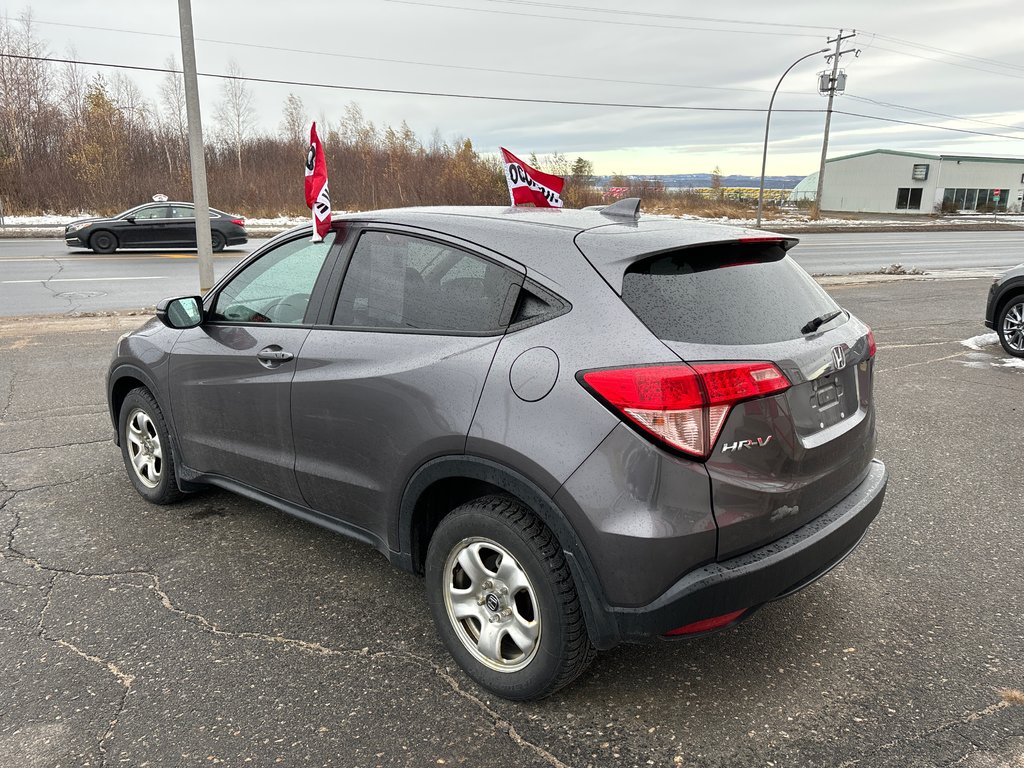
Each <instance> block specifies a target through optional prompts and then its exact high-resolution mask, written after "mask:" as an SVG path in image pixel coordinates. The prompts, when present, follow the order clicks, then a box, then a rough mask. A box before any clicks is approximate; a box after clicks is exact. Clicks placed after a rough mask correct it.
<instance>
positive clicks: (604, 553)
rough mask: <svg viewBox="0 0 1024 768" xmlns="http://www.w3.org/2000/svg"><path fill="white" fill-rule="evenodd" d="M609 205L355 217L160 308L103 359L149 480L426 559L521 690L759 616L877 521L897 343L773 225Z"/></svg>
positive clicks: (452, 642) (147, 485) (496, 682)
mask: <svg viewBox="0 0 1024 768" xmlns="http://www.w3.org/2000/svg"><path fill="white" fill-rule="evenodd" d="M638 206H639V201H636V200H632V201H621V202H620V203H617V204H615V205H613V206H610V207H608V208H606V209H604V210H602V211H590V210H588V211H573V210H536V209H515V208H511V209H509V208H420V209H402V210H390V211H377V212H371V213H361V214H352V215H345V216H341V217H339V218H338V219H337V220H336V221H335V223H334V228H333V230H332V231H331V232H330V233H329V234H328V236H327V237H326V238H325V239H324V241H323V242H321V243H312V242H311V241H310V234H311V231H310V227H302V228H298V229H295V230H292V231H291V232H288V233H286V234H283V235H281V236H279V237H277V238H275V239H273V240H272V241H270V242H268V243H267V244H266V245H265V246H263V247H262V248H260V249H258V250H257V251H256V252H254V253H253V254H252V255H251V257H249V258H248V259H246V260H245V261H243V262H242V263H240V264H239V265H238V266H237V267H235V268H234V269H233V270H232V271H231V272H230V273H229V274H228V275H226V276H225V277H224V278H223V279H222V280H221V281H220V282H219V283H218V284H217V285H216V286H215V287H214V288H213V290H211V291H210V292H209V293H208V294H207V295H206V296H205V297H203V298H200V297H184V298H177V299H173V300H168V301H165V302H162V303H161V305H160V306H159V307H158V309H157V318H155V319H153V320H151V321H150V322H148V323H147V324H146V325H144V326H143V327H142V328H140V329H139V330H137V331H135V332H133V333H130V334H127V335H126V336H124V337H123V338H122V339H121V340H120V342H119V343H118V345H117V350H116V356H115V359H114V361H113V363H112V364H111V367H110V373H109V379H108V395H109V403H110V413H111V417H112V419H113V422H114V425H115V427H116V434H117V438H116V441H117V442H118V444H119V445H120V446H121V449H122V453H123V457H124V462H125V465H126V468H127V471H128V477H129V478H130V479H131V481H132V483H133V484H134V486H135V487H136V489H137V490H138V491H139V493H140V494H141V495H142V496H143V497H144V498H146V499H148V500H149V501H151V502H154V503H157V504H165V503H169V502H173V501H176V500H178V499H179V498H181V497H182V495H183V494H185V493H188V492H190V491H194V490H198V489H200V488H202V487H204V486H208V485H213V486H218V487H220V488H226V489H228V490H231V491H234V492H236V493H240V494H242V495H244V496H246V497H248V498H251V499H253V500H257V501H260V502H263V503H266V504H269V505H271V506H273V507H276V508H278V509H280V510H283V511H285V512H288V513H290V514H292V515H295V516H297V517H300V518H302V519H304V520H308V521H310V522H313V523H317V524H319V525H322V526H324V527H326V528H329V529H331V530H334V531H337V532H340V533H343V534H346V535H348V536H352V537H354V538H356V539H359V540H360V541H363V542H365V543H367V544H369V545H371V546H373V547H375V548H376V549H378V550H379V551H380V552H381V553H383V554H384V555H385V556H386V557H387V558H388V559H389V560H390V561H391V562H392V563H394V564H395V565H397V566H398V567H400V568H403V569H406V570H408V571H412V572H415V573H420V574H424V575H425V577H426V587H427V588H426V592H427V597H428V600H429V603H430V609H431V611H432V614H433V617H434V620H435V622H436V625H437V630H438V633H439V635H440V637H441V639H442V641H443V642H444V644H445V646H446V647H447V649H448V650H449V652H450V653H451V654H452V656H453V657H454V658H455V659H456V661H457V662H458V663H459V664H460V665H461V666H462V667H463V669H465V671H466V672H467V673H468V674H469V675H470V676H471V677H472V678H473V679H474V680H476V681H477V682H478V683H479V684H480V685H482V686H483V687H485V688H486V689H488V690H490V691H492V692H494V693H496V694H498V695H500V696H504V697H507V698H511V699H529V698H536V697H540V696H545V695H547V694H550V693H551V692H553V691H555V690H557V689H558V688H559V687H561V686H563V685H565V684H567V683H569V682H570V681H571V680H573V679H574V678H575V677H576V676H577V675H579V674H580V673H581V672H582V671H583V670H584V668H585V667H586V665H587V664H588V663H589V662H590V660H591V659H592V658H593V655H594V653H595V650H599V649H607V648H611V647H612V646H614V645H616V644H617V643H619V642H623V641H641V640H645V639H649V638H656V637H657V638H667V639H672V638H685V637H693V636H697V635H702V634H705V633H707V632H711V631H714V630H716V629H720V628H723V627H726V626H731V625H732V624H734V623H736V622H739V621H741V620H742V619H744V618H745V617H747V616H749V615H750V614H751V612H752V611H754V610H755V609H756V608H757V607H759V606H761V605H763V604H764V603H766V602H769V601H772V600H775V599H778V598H780V597H783V596H785V595H788V594H791V593H793V592H795V591H796V590H798V589H800V588H802V587H804V586H806V585H807V584H809V583H810V582H812V581H814V580H815V579H817V578H818V577H820V576H822V575H823V574H824V573H826V572H827V571H828V570H830V569H831V568H832V567H833V566H835V565H836V564H837V563H839V562H840V561H841V560H842V559H843V558H844V557H846V555H848V554H849V553H850V552H851V551H852V550H853V549H854V548H855V547H856V546H857V544H858V543H859V541H860V540H861V538H862V536H863V535H864V533H865V530H866V529H867V527H868V525H869V523H870V522H871V520H872V519H873V518H874V517H875V515H876V514H877V513H878V511H879V508H880V507H881V504H882V498H883V495H884V492H885V487H886V479H887V477H886V471H885V467H884V466H883V465H882V464H881V462H879V461H877V460H875V459H874V458H873V455H874V448H875V412H874V406H873V401H872V376H873V366H874V354H875V344H874V339H873V336H872V334H871V331H870V330H869V329H868V327H867V326H866V325H864V324H863V323H862V322H860V321H859V320H858V319H857V318H855V317H853V316H852V315H851V314H849V313H848V312H845V311H843V310H842V309H840V308H839V307H838V306H837V305H836V304H835V303H834V302H833V300H832V299H831V298H830V297H829V296H828V294H826V293H825V292H824V291H823V290H822V289H821V288H820V287H819V286H818V285H817V284H816V283H815V282H814V281H813V280H812V279H811V278H810V277H809V276H808V275H807V274H806V273H805V272H804V271H803V270H802V269H800V267H799V266H797V264H796V263H794V262H793V260H792V259H790V258H789V257H788V256H787V255H786V251H787V250H789V249H790V248H791V247H792V246H793V245H795V243H796V241H795V240H792V239H788V238H785V237H781V236H777V235H767V234H765V233H763V232H760V231H749V230H743V229H735V228H729V227H722V226H717V225H712V224H705V223H698V222H693V221H679V220H669V219H657V218H649V217H643V218H641V217H639V215H638V213H637V211H638Z"/></svg>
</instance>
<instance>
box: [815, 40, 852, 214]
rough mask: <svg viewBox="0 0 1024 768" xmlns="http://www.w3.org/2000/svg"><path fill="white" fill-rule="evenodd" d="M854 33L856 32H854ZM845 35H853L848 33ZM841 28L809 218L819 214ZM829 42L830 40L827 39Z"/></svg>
mask: <svg viewBox="0 0 1024 768" xmlns="http://www.w3.org/2000/svg"><path fill="white" fill-rule="evenodd" d="M855 34H856V33H855ZM847 37H853V35H848V36H847ZM845 39H847V38H844V37H843V30H841V29H840V30H839V34H838V35H836V53H835V58H834V59H832V77H831V78H830V79H829V81H828V106H827V107H826V108H825V138H824V139H822V142H821V163H820V164H819V166H818V189H817V191H815V193H814V208H813V210H812V211H811V218H812V219H817V218H818V217H819V216H820V215H821V190H822V187H823V186H824V184H825V156H826V155H827V154H828V129H829V125H830V124H831V123H832V101H833V100H834V99H835V97H836V73H837V72H838V71H839V55H840V54H839V48H840V46H842V44H843V40H845ZM829 42H830V43H831V42H832V41H831V40H829Z"/></svg>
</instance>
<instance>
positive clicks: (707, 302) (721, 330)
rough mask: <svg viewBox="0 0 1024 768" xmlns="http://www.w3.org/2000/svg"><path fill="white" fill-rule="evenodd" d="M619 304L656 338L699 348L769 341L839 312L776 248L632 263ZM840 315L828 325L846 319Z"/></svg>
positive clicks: (746, 246) (748, 246)
mask: <svg viewBox="0 0 1024 768" xmlns="http://www.w3.org/2000/svg"><path fill="white" fill-rule="evenodd" d="M622 300H623V301H625V302H626V305H627V306H628V307H629V308H630V309H632V310H633V312H635V313H636V315H637V317H639V318H640V319H641V320H642V321H643V322H644V323H645V324H646V325H647V327H648V328H650V329H651V331H652V332H654V333H655V334H656V335H657V336H658V338H660V339H664V340H666V341H684V342H691V343H694V344H729V345H733V344H770V343H772V342H777V341H785V340H787V339H796V338H800V335H801V333H800V329H801V328H802V327H803V326H804V325H805V324H806V323H807V322H808V321H809V320H812V319H813V318H815V317H818V316H819V315H823V314H825V313H828V312H832V311H834V310H836V309H838V308H839V307H838V306H837V305H836V303H835V302H834V301H832V298H831V297H830V296H829V295H828V294H827V293H825V291H823V290H822V289H821V288H820V287H819V286H818V284H817V283H816V282H814V280H813V279H811V277H810V275H808V274H807V273H806V272H804V271H803V270H802V269H801V268H800V267H799V266H798V265H797V264H796V262H794V261H793V260H792V259H790V258H789V257H788V256H786V252H785V251H784V250H783V249H782V247H781V246H778V245H768V246H766V245H765V244H764V243H727V244H719V245H707V246H699V247H697V248H686V249H683V250H679V251H673V252H671V253H665V254H660V255H658V256H654V257H651V258H648V259H644V260H642V261H638V262H636V263H635V264H633V265H631V266H630V267H629V269H628V270H627V271H626V274H625V276H624V277H623V282H622ZM845 319H846V317H845V315H840V316H839V317H838V318H837V319H835V320H833V321H832V322H831V323H827V324H826V325H824V326H822V327H829V326H832V325H836V324H839V323H842V322H844V321H845Z"/></svg>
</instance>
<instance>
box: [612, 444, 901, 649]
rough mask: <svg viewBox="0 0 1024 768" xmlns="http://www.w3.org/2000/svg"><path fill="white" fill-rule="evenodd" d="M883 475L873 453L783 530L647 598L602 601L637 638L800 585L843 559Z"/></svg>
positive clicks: (627, 636)
mask: <svg viewBox="0 0 1024 768" xmlns="http://www.w3.org/2000/svg"><path fill="white" fill-rule="evenodd" d="M887 482H888V473H887V472H886V469H885V465H884V464H882V462H880V461H877V460H873V461H872V462H871V465H870V469H869V471H868V474H867V477H866V478H865V479H864V480H863V482H861V484H860V485H858V486H857V488H855V489H854V491H853V492H852V493H850V495H848V496H847V497H846V498H845V499H843V500H842V501H841V502H839V503H838V504H836V505H835V506H834V507H832V509H830V510H828V511H827V512H825V513H823V514H822V515H820V516H819V517H817V518H816V519H814V520H812V521H811V522H810V523H808V524H807V525H805V526H803V527H802V528H798V529H797V530H795V531H793V532H792V533H790V534H789V535H788V536H784V537H783V538H781V539H779V540H777V541H774V542H772V543H771V544H768V545H766V546H763V547H760V548H759V549H755V550H753V551H751V552H747V553H746V554H743V555H740V556H738V557H734V558H731V559H729V560H724V561H722V562H718V563H711V564H709V565H705V566H702V567H700V568H697V569H695V570H693V571H690V572H689V573H687V574H686V575H685V576H684V577H683V578H681V579H680V580H679V581H677V582H676V583H675V584H673V585H672V586H671V587H670V588H669V589H668V590H667V591H665V593H664V594H662V595H661V596H660V597H658V598H657V599H656V600H654V601H653V602H651V603H649V604H648V605H644V606H640V607H637V608H618V607H608V608H607V609H606V610H607V611H608V613H609V614H610V617H611V618H612V619H613V621H614V624H615V626H616V627H617V629H618V632H617V634H618V636H619V638H618V639H620V640H623V641H627V642H628V641H634V642H635V641H639V640H645V639H649V638H650V637H652V636H661V635H664V634H665V633H666V632H669V631H670V630H672V629H675V628H677V627H682V626H685V625H687V624H692V623H693V622H696V621H701V620H702V619H708V618H712V617H715V616H722V615H724V614H727V613H731V612H733V611H737V610H741V609H748V608H755V607H757V606H759V605H762V604H764V603H767V602H770V601H772V600H777V599H779V598H782V597H785V596H786V595H789V594H792V593H793V592H796V591H797V590H799V589H802V588H803V587H805V586H807V585H808V584H810V583H812V582H813V581H815V580H817V579H818V578H820V577H821V576H824V575H825V574H826V573H828V571H830V570H831V569H832V568H834V567H835V566H836V565H838V564H839V563H840V562H842V560H843V559H844V558H845V557H846V556H847V555H848V554H850V552H852V551H853V550H854V549H855V548H856V546H857V544H859V543H860V540H861V539H862V538H863V536H864V533H865V531H866V530H867V528H868V525H869V524H870V523H871V521H872V520H874V519H875V516H876V515H877V514H878V511H879V510H880V509H881V507H882V500H883V498H884V497H885V488H886V484H887Z"/></svg>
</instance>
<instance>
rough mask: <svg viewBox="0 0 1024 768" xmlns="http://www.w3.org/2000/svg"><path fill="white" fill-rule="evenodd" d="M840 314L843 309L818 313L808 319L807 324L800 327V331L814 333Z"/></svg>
mask: <svg viewBox="0 0 1024 768" xmlns="http://www.w3.org/2000/svg"><path fill="white" fill-rule="evenodd" d="M841 314H843V310H841V309H837V310H836V311H835V312H828V313H826V314H824V315H818V316H817V317H816V318H814V319H813V320H808V321H807V325H805V326H804V327H803V328H801V329H800V333H814V332H815V331H816V330H818V329H819V328H821V326H823V325H824V324H825V323H827V322H828V321H829V320H835V319H836V318H837V317H839V316H840V315H841Z"/></svg>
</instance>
